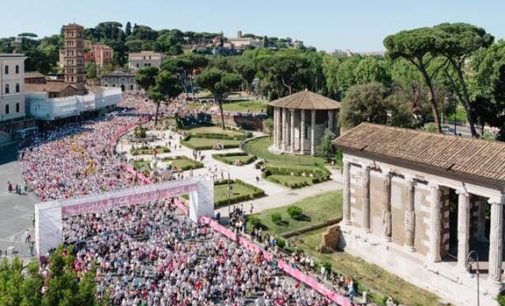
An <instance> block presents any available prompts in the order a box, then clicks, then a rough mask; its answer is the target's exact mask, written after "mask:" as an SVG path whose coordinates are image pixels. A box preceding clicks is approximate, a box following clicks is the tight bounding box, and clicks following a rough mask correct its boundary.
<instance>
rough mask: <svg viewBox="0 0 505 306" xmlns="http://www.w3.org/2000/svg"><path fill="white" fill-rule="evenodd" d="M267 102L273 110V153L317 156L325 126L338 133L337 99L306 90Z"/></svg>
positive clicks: (338, 104) (338, 107) (338, 105)
mask: <svg viewBox="0 0 505 306" xmlns="http://www.w3.org/2000/svg"><path fill="white" fill-rule="evenodd" d="M268 105H270V106H272V107H273V110H274V133H273V140H274V143H273V146H272V148H271V150H272V151H274V152H278V153H292V154H300V155H309V154H310V155H314V154H315V152H316V148H317V146H318V145H319V144H320V142H321V139H322V138H323V136H324V132H325V130H326V129H329V130H330V131H331V132H332V133H334V134H336V135H338V129H337V120H336V118H337V114H338V113H337V112H338V110H339V109H340V103H339V102H337V101H335V100H332V99H329V98H326V97H324V96H322V95H319V94H316V93H313V92H311V91H308V90H305V91H300V92H298V93H295V94H292V95H289V96H287V97H283V98H280V99H278V100H274V101H272V102H270V103H269V104H268Z"/></svg>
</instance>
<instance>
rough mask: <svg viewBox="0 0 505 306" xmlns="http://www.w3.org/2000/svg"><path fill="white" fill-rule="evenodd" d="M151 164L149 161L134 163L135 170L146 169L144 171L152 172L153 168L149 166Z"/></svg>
mask: <svg viewBox="0 0 505 306" xmlns="http://www.w3.org/2000/svg"><path fill="white" fill-rule="evenodd" d="M150 163H151V162H150V161H147V160H136V161H134V162H133V168H134V169H135V170H136V171H141V170H142V168H144V170H147V171H148V172H151V166H149V164H150Z"/></svg>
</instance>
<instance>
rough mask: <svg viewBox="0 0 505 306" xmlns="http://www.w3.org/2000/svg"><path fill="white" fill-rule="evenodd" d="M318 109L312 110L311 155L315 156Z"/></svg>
mask: <svg viewBox="0 0 505 306" xmlns="http://www.w3.org/2000/svg"><path fill="white" fill-rule="evenodd" d="M315 138H316V110H315V109H313V110H312V111H311V116H310V155H312V156H314V155H315V153H316V145H315V143H316V139H315Z"/></svg>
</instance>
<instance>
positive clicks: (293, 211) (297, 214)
mask: <svg viewBox="0 0 505 306" xmlns="http://www.w3.org/2000/svg"><path fill="white" fill-rule="evenodd" d="M288 214H289V215H290V216H291V218H293V219H295V220H299V219H300V218H301V217H302V216H303V210H302V209H301V208H300V207H298V206H290V207H288Z"/></svg>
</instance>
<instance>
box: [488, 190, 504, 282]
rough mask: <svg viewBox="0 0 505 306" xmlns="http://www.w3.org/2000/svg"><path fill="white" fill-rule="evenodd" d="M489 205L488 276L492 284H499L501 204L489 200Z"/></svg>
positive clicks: (500, 271)
mask: <svg viewBox="0 0 505 306" xmlns="http://www.w3.org/2000/svg"><path fill="white" fill-rule="evenodd" d="M489 204H490V205H491V227H490V229H489V261H488V263H489V276H488V279H489V280H490V281H491V282H492V283H499V282H501V274H502V269H501V264H502V249H503V240H502V234H503V203H501V202H500V201H496V200H491V199H490V200H489Z"/></svg>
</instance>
